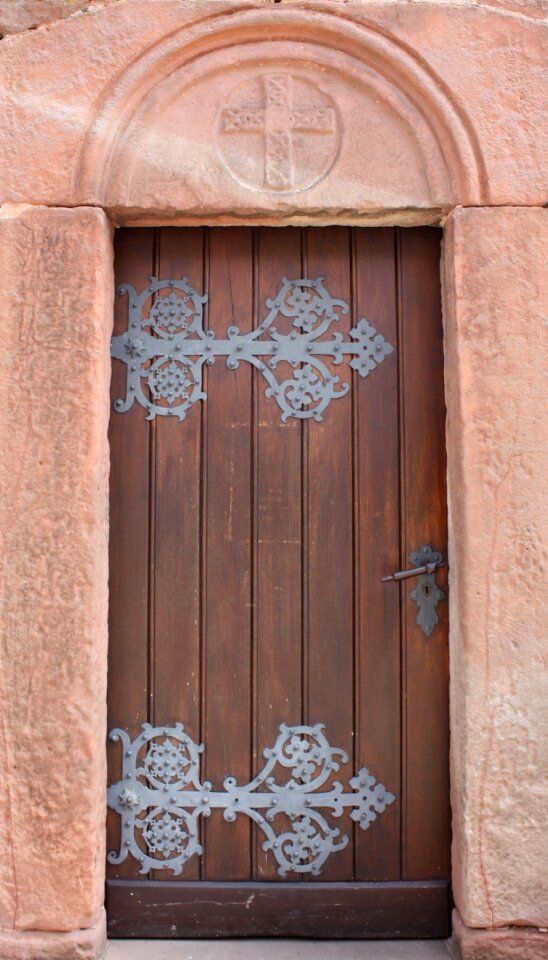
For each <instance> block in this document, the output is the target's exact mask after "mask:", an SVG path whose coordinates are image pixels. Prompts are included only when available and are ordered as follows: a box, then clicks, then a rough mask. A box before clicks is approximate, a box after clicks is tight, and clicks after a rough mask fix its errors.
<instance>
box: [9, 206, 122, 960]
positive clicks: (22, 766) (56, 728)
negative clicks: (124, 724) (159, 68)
mask: <svg viewBox="0 0 548 960" xmlns="http://www.w3.org/2000/svg"><path fill="white" fill-rule="evenodd" d="M111 260H112V254H111V238H110V230H109V226H108V223H107V220H106V217H105V215H104V214H103V213H102V211H99V210H92V209H80V210H72V211H71V210H46V209H43V208H42V209H41V208H35V209H29V208H24V207H16V208H13V207H11V208H10V207H8V208H3V209H2V211H1V217H0V285H1V288H2V293H1V296H0V314H1V329H2V350H1V351H0V382H1V383H2V395H3V405H2V416H1V418H0V449H1V450H2V457H1V460H0V486H1V489H2V496H1V497H0V529H1V530H2V551H1V552H0V577H1V582H0V604H1V606H0V623H1V624H2V630H1V631H0V658H1V667H0V714H1V724H2V728H3V730H4V737H3V740H2V744H3V750H4V754H3V756H2V758H1V764H2V766H1V769H2V783H3V788H2V790H0V803H1V804H3V810H2V812H1V814H0V826H1V829H2V836H1V838H0V840H1V844H2V845H1V853H2V871H1V876H0V928H4V929H7V930H9V929H12V928H13V929H15V930H57V931H68V930H76V929H78V928H79V927H81V928H87V927H90V926H92V925H93V924H94V923H95V922H96V921H97V917H98V915H99V911H100V907H101V904H102V900H103V878H104V819H105V778H106V773H105V756H104V754H105V751H104V742H105V725H106V720H105V680H106V636H107V627H106V613H107V510H108V447H107V422H108V415H109V409H108V383H109V376H110V357H109V334H110V329H111V323H112V276H111V274H112V264H111ZM4 788H5V789H4ZM4 955H6V954H4ZM88 955H89V956H91V954H89V953H87V954H86V953H83V954H82V956H86V957H87V956H88ZM15 956H17V957H18V956H19V954H14V957H15ZM21 956H25V957H26V956H27V954H24V953H23V954H21ZM33 956H34V955H33ZM37 956H38V955H37ZM59 956H61V954H59ZM63 956H64V954H63ZM67 956H68V954H67ZM75 956H76V954H75Z"/></svg>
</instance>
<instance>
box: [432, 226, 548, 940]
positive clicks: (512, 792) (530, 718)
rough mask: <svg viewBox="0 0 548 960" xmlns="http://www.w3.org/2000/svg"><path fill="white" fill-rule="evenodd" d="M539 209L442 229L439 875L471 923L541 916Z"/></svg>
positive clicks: (545, 740)
mask: <svg viewBox="0 0 548 960" xmlns="http://www.w3.org/2000/svg"><path fill="white" fill-rule="evenodd" d="M547 249H548V211H546V210H540V209H536V210H535V209H516V208H514V209H509V208H500V209H483V210H473V209H469V210H462V209H458V210H455V211H454V213H452V214H451V216H450V218H449V220H448V223H447V228H446V240H445V325H446V350H447V357H446V398H447V407H448V422H447V444H448V455H449V456H448V460H449V510H450V549H451V557H450V562H451V594H450V598H451V599H450V603H451V607H450V623H451V631H450V636H451V677H452V683H451V729H452V784H453V798H452V802H453V830H454V844H453V870H454V873H453V883H454V894H455V900H456V904H457V907H458V909H459V911H460V913H461V916H462V918H463V920H464V922H465V924H468V925H469V926H471V927H493V926H498V925H501V924H530V925H533V926H547V925H548V884H547V876H548V874H547V870H546V863H547V860H546V854H547V849H546V842H545V839H544V838H545V825H546V812H547V810H548V711H547V710H546V705H547V704H548V648H547V644H546V624H547V623H548V603H547V597H546V590H545V576H546V550H547V544H548V523H547V519H548V509H547V507H548V504H547V496H546V483H545V478H546V476H547V474H548V455H547V454H548V448H547V444H546V440H547V430H546V410H545V401H546V347H547V342H546V340H547V338H546V305H547V303H548V274H547V271H546V251H547Z"/></svg>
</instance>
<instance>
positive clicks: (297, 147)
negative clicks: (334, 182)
mask: <svg viewBox="0 0 548 960" xmlns="http://www.w3.org/2000/svg"><path fill="white" fill-rule="evenodd" d="M340 129H341V125H340V121H339V118H338V115H337V108H336V106H335V103H334V101H333V100H332V99H331V97H330V96H328V94H326V93H324V92H323V91H322V90H320V89H319V88H318V87H317V86H316V85H315V84H313V83H311V82H310V81H309V80H304V79H303V78H302V77H295V76H290V75H289V74H286V73H268V74H262V75H261V76H259V77H256V78H254V79H253V80H246V81H245V82H244V83H240V84H239V85H238V86H237V87H234V88H233V89H232V91H231V92H230V93H229V95H228V98H227V101H226V103H225V104H224V105H223V106H222V107H221V109H220V111H219V115H218V127H217V139H218V144H219V151H220V155H221V158H222V160H223V162H224V164H225V166H226V168H227V170H228V171H229V173H230V174H231V175H232V176H233V177H234V179H235V180H237V181H238V183H240V184H242V185H243V186H245V187H249V188H251V189H252V190H261V191H266V192H276V193H294V192H296V191H298V190H306V189H307V188H308V187H311V186H313V185H314V184H315V183H318V181H319V180H321V179H322V178H323V177H325V175H326V174H327V173H328V172H329V170H330V169H331V167H332V166H333V163H334V161H335V159H336V156H337V153H338V150H339V144H340Z"/></svg>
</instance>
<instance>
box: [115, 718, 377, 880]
mask: <svg viewBox="0 0 548 960" xmlns="http://www.w3.org/2000/svg"><path fill="white" fill-rule="evenodd" d="M110 739H111V740H115V741H116V740H119V741H121V743H122V748H123V765H122V779H121V780H120V781H119V782H118V783H114V784H113V785H112V786H111V787H109V790H108V805H109V807H111V809H113V810H115V811H116V812H117V813H118V814H119V815H120V818H121V835H120V851H119V853H116V852H115V851H111V852H110V853H109V855H108V859H109V862H110V863H122V862H123V861H124V860H125V859H126V857H127V856H128V855H129V854H131V856H133V857H134V858H135V859H136V860H137V861H138V863H139V864H140V873H143V874H145V873H148V871H149V870H158V869H163V870H173V872H174V873H175V874H180V873H181V871H182V869H183V866H184V864H185V863H186V861H187V860H188V859H189V858H190V857H192V856H193V855H194V854H200V853H201V852H202V847H201V845H200V843H199V826H198V821H199V818H200V817H208V816H210V814H211V811H212V810H214V809H221V810H223V815H224V819H225V820H226V821H228V822H231V821H234V820H235V819H236V817H237V816H238V815H239V814H243V815H245V816H247V817H249V818H250V819H251V820H253V821H254V822H255V823H256V824H257V825H258V826H259V827H260V828H261V830H262V831H263V833H264V834H265V836H266V840H265V841H264V843H263V849H264V850H267V851H272V853H273V854H274V857H275V858H276V861H277V863H278V873H279V874H280V876H282V877H283V876H285V875H286V873H290V872H292V873H311V874H314V875H315V874H319V873H320V872H321V867H322V865H323V864H324V863H325V861H326V860H327V858H328V856H329V855H330V854H331V853H334V852H335V851H337V850H342V849H343V848H344V847H346V846H347V844H348V837H347V836H341V833H340V830H337V829H336V828H333V827H332V826H331V825H330V824H329V822H328V820H327V819H326V818H325V816H324V813H322V812H320V811H325V810H329V811H331V814H332V816H334V817H340V816H342V814H343V813H344V812H345V811H346V810H348V811H349V813H350V818H351V819H352V820H354V821H355V822H356V823H357V825H358V826H359V827H361V829H362V830H367V828H368V827H369V826H370V825H371V824H372V823H373V821H374V820H376V819H377V815H379V814H381V813H383V811H384V810H385V808H386V807H387V806H388V805H389V804H391V803H393V802H394V800H395V797H394V795H393V794H392V793H390V792H389V791H388V790H387V789H386V787H384V786H383V784H382V783H377V781H376V780H375V778H374V777H373V776H371V774H370V773H369V771H368V770H367V768H366V767H362V769H361V770H359V771H358V773H357V774H356V776H354V777H352V778H351V779H350V781H349V786H350V787H351V790H349V791H345V790H344V787H343V785H342V784H341V783H339V781H337V780H331V777H332V774H333V773H334V772H335V771H337V770H338V769H339V765H340V764H339V761H340V762H342V763H347V762H348V756H347V754H346V753H345V752H344V750H340V749H339V748H337V747H331V745H330V744H329V742H328V740H327V739H326V737H325V735H324V733H323V724H321V723H317V724H315V725H314V726H305V725H302V726H292V727H288V726H286V725H285V724H284V723H282V724H281V726H280V733H279V735H278V738H277V740H276V742H275V744H274V746H273V747H272V748H271V749H266V750H264V751H263V753H264V756H265V758H266V763H265V765H264V767H263V769H262V770H261V771H260V773H258V774H257V776H256V777H255V778H254V779H253V780H251V781H250V782H249V783H246V784H242V785H241V786H240V785H238V784H237V782H236V780H235V779H234V777H225V779H224V781H223V789H222V790H214V789H213V787H212V784H211V783H209V782H208V781H201V780H200V754H201V753H202V752H203V750H204V746H203V744H201V745H198V744H197V743H195V742H194V741H193V740H192V739H191V738H190V737H189V736H188V734H186V733H185V730H184V727H183V724H182V723H176V724H175V726H173V727H153V726H151V724H149V723H144V724H143V729H142V733H140V734H139V736H138V737H136V738H135V740H133V741H132V740H130V738H129V736H128V734H127V733H126V732H125V731H124V730H118V729H117V730H112V732H111V734H110ZM284 769H285V770H286V771H288V773H287V774H286V775H285V777H282V782H281V783H279V782H277V779H276V777H275V776H273V774H274V772H275V771H276V770H277V772H278V774H280V773H282V774H283V770H284ZM328 781H329V783H328ZM277 817H280V821H278V822H277V821H276V818H277ZM288 819H289V823H290V826H288V823H287V821H288ZM278 823H279V826H278V830H279V832H277V830H276V826H277V825H278Z"/></svg>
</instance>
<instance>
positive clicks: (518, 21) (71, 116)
mask: <svg viewBox="0 0 548 960" xmlns="http://www.w3.org/2000/svg"><path fill="white" fill-rule="evenodd" d="M546 32H547V31H546V26H545V24H544V23H543V22H542V21H541V20H539V18H538V4H536V3H533V2H532V3H524V4H516V3H512V4H511V6H510V8H509V9H508V10H506V9H505V7H504V5H503V4H500V5H497V6H492V5H490V6H486V5H485V4H470V3H462V2H455V3H441V4H433V3H426V2H422V3H415V2H410V0H399V2H396V3H394V2H381V0H369V2H367V3H360V2H352V0H350V2H347V3H343V2H336V0H327V2H319V0H317V2H313V3H308V2H304V0H303V2H298V0H296V2H292V3H284V4H274V3H260V2H244V3H240V2H239V0H233V2H223V0H202V2H199V3H194V2H183V3H182V2H180V0H162V2H161V3H160V2H150V0H124V2H118V3H113V4H110V5H108V6H106V7H104V8H103V9H101V10H100V11H98V12H95V13H85V14H83V15H81V16H73V17H70V18H68V19H66V20H62V21H59V22H57V23H55V24H52V25H51V26H46V27H43V28H40V29H39V30H35V31H31V32H27V33H24V34H19V35H14V36H9V37H6V38H5V39H4V40H3V41H2V51H1V55H0V110H1V113H2V123H3V134H4V135H3V137H2V139H1V142H0V196H2V197H3V198H4V200H5V201H12V202H28V201H29V200H31V201H32V202H34V203H43V204H47V205H56V206H65V205H68V206H74V205H79V204H93V205H99V206H102V207H103V208H105V209H107V210H109V212H110V213H111V214H112V215H113V216H114V217H115V218H117V219H118V220H124V221H125V222H135V220H136V219H139V220H140V221H141V222H149V221H151V220H163V221H166V220H169V221H170V222H175V218H177V217H179V218H180V220H185V219H186V222H189V221H190V222H191V221H192V218H194V219H196V218H201V219H202V220H203V219H204V217H206V216H207V217H210V218H215V219H221V221H223V222H227V221H229V220H231V221H232V222H234V220H235V219H237V218H238V216H242V217H243V216H245V217H247V218H248V217H250V216H260V217H263V218H264V217H266V216H268V215H270V216H271V217H272V218H273V219H275V220H279V219H280V218H281V217H284V218H291V217H294V218H295V217H298V216H303V215H311V216H315V217H316V218H321V217H322V216H323V218H324V222H325V220H327V219H333V217H336V216H337V212H338V211H340V210H343V209H344V210H345V211H346V218H347V220H348V221H350V220H359V219H360V218H364V217H366V218H368V219H369V220H370V221H372V222H377V223H378V222H386V221H391V222H401V223H409V222H425V221H427V220H428V217H430V219H432V217H433V218H436V217H439V216H440V211H442V212H443V211H449V210H450V209H452V207H453V206H455V205H456V204H466V205H470V204H476V205H477V204H483V203H490V204H496V205H500V204H518V205H519V204H533V205H535V204H540V203H542V202H543V201H544V199H545V185H546V181H547V179H548V177H547V172H548V159H547V158H548V150H547V149H546V138H545V136H543V133H542V131H543V130H545V124H544V81H543V69H544V64H545V60H546ZM288 64H291V69H289V67H288ZM268 71H274V72H280V71H281V72H289V73H296V76H297V79H299V78H301V79H302V78H304V79H306V80H309V81H311V82H313V83H314V84H315V85H317V86H319V87H320V88H325V90H331V91H332V94H333V99H334V101H335V102H336V107H337V109H338V111H339V117H340V120H341V123H342V128H341V130H340V143H339V145H338V146H339V153H338V157H337V161H336V163H334V164H333V166H332V167H331V170H330V172H329V173H328V174H326V175H325V176H322V177H321V178H320V180H318V182H317V183H315V184H314V185H313V186H312V187H310V188H307V189H306V190H304V191H302V192H301V193H300V194H299V195H298V197H297V196H296V195H295V196H293V197H292V198H290V202H289V203H288V202H287V197H286V196H280V195H276V193H275V192H274V193H272V192H268V191H261V190H257V189H256V188H255V189H249V188H248V186H246V185H245V184H244V185H242V183H241V182H240V179H239V178H238V176H237V175H236V176H233V172H234V171H232V170H231V169H230V165H228V166H227V164H226V163H225V162H224V155H223V149H222V145H219V142H218V139H219V136H220V138H221V140H223V137H222V133H219V130H218V122H219V121H218V118H219V111H220V110H221V109H222V107H223V105H226V103H227V102H228V101H229V100H230V98H231V96H237V90H238V88H239V86H240V85H241V84H242V83H245V82H246V81H249V79H250V77H251V76H252V75H256V74H257V73H265V72H268ZM170 111H174V116H175V117H176V122H174V121H173V118H172V115H171V113H170ZM248 140H249V138H248ZM250 142H251V141H250ZM379 145H382V150H380V146H379ZM379 151H380V152H379ZM383 157H384V161H385V162H384V163H383Z"/></svg>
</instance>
